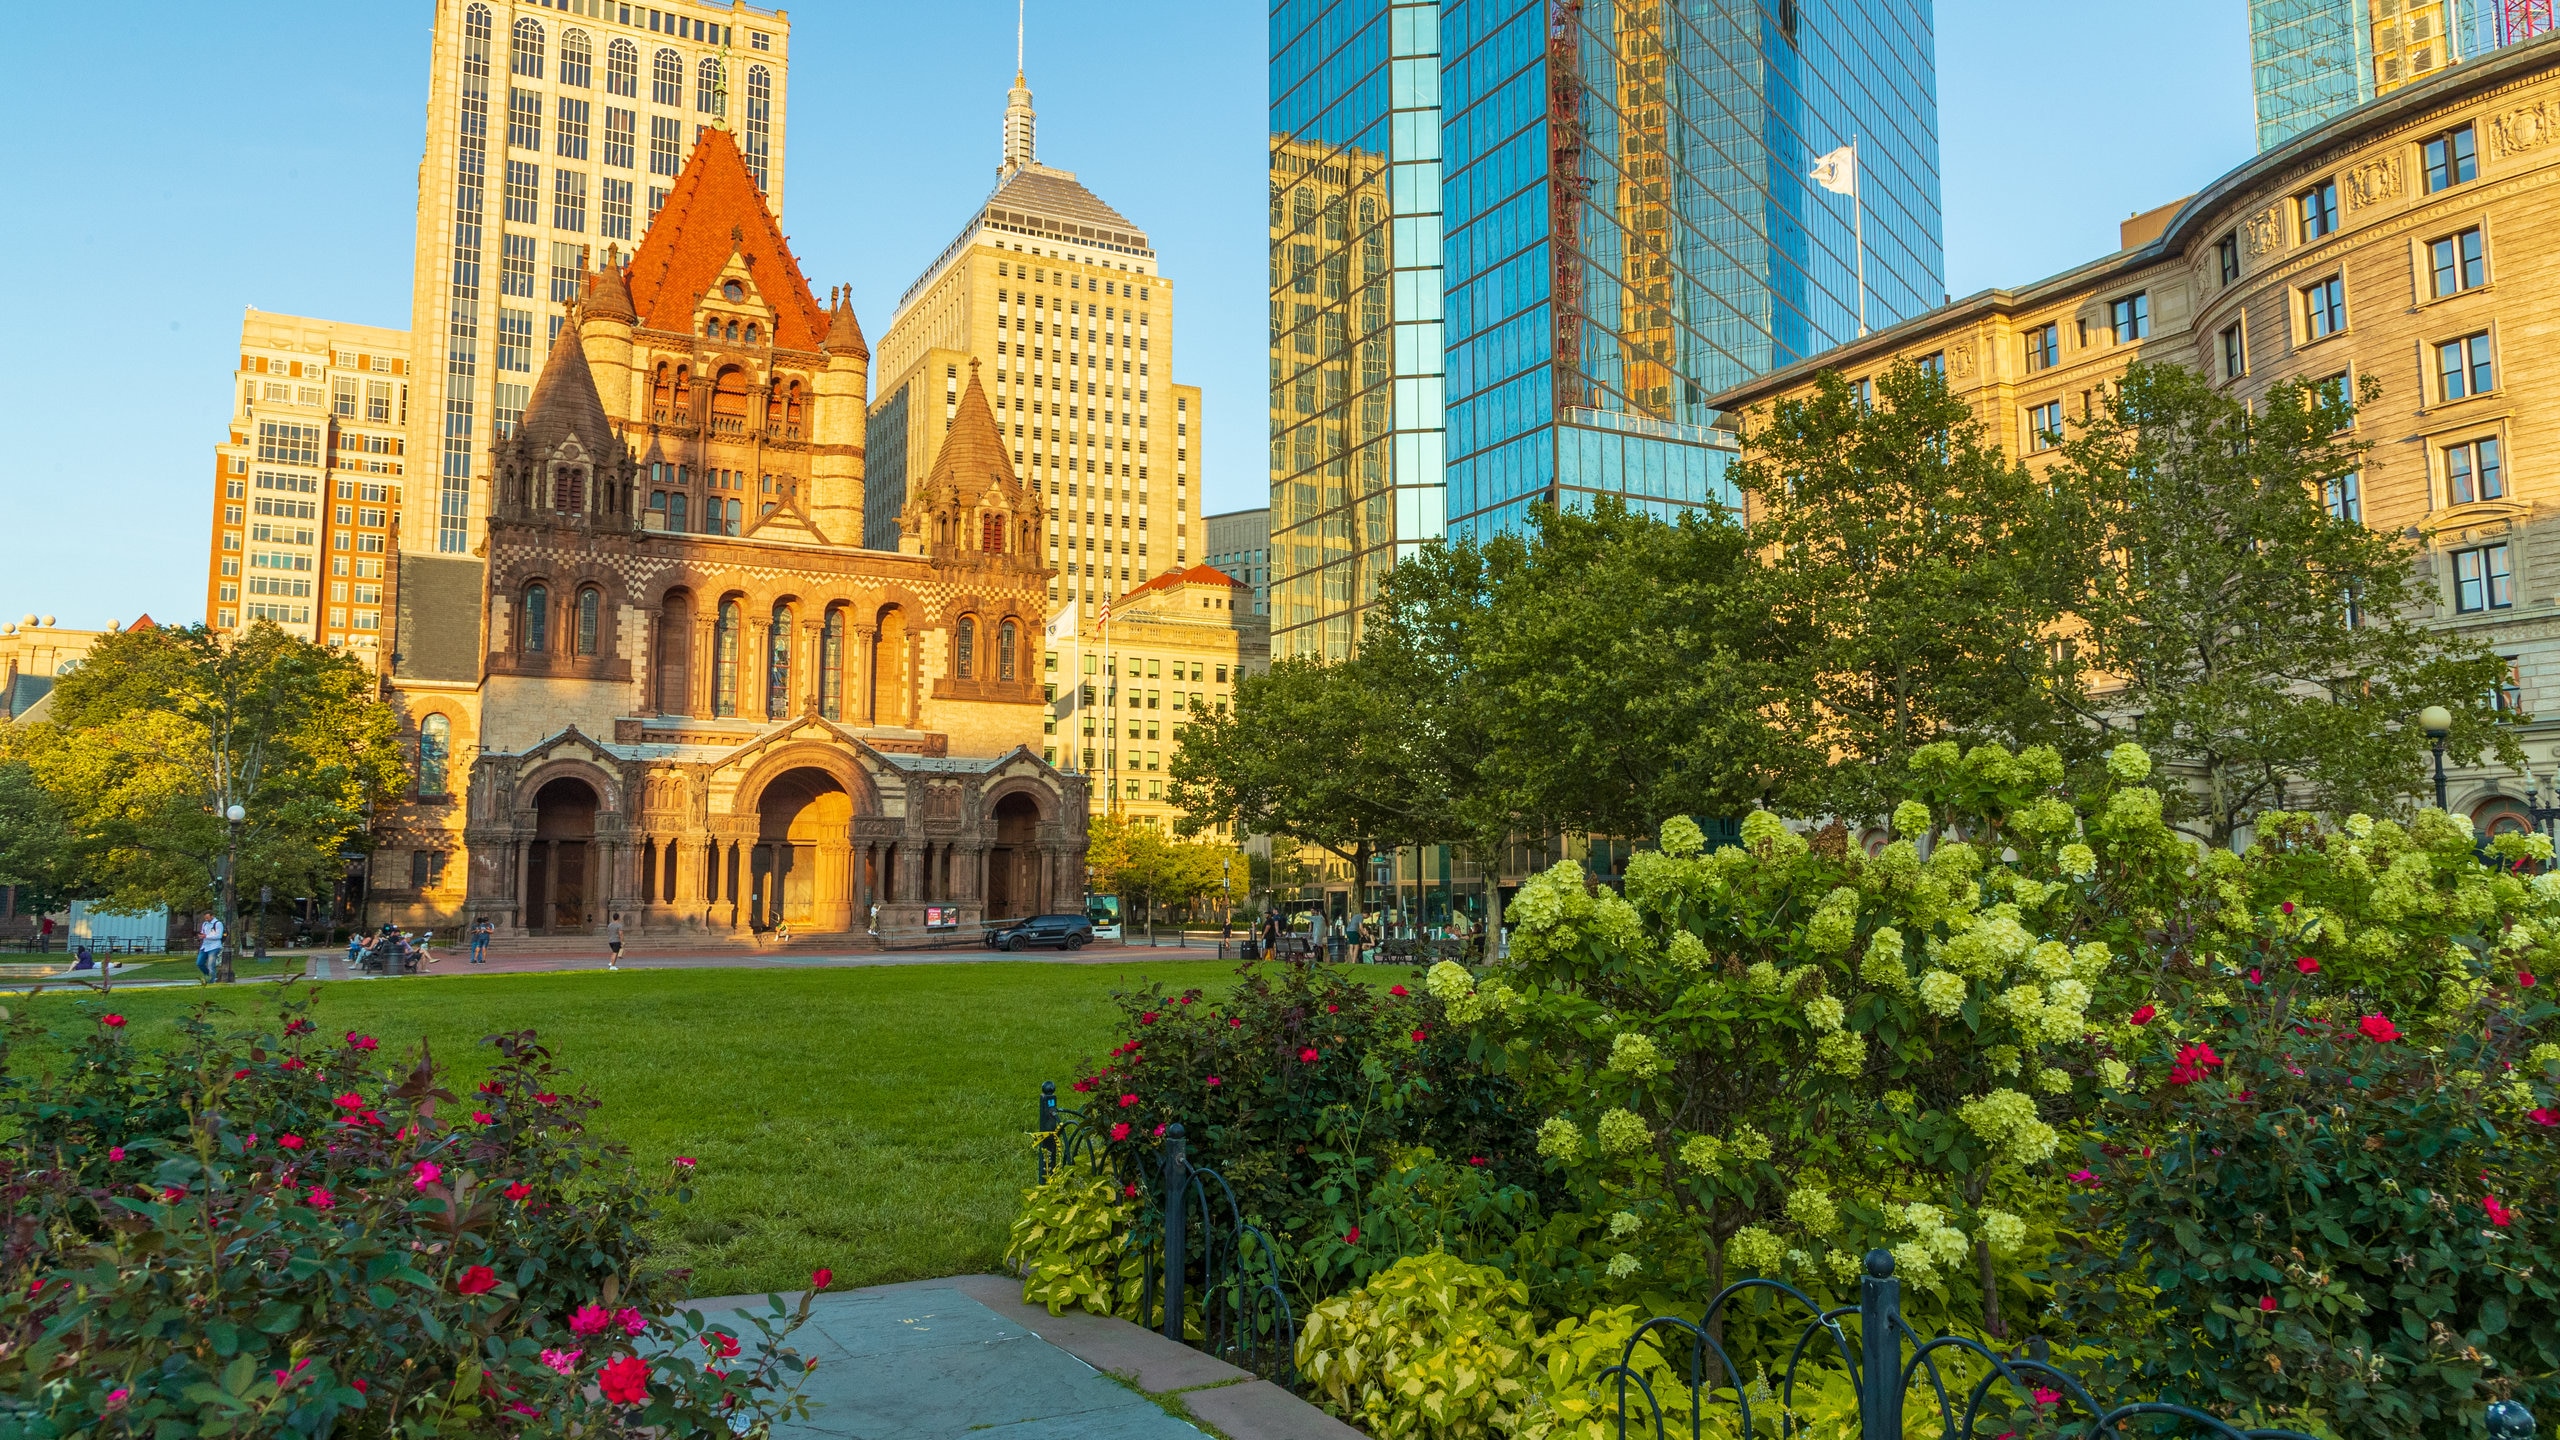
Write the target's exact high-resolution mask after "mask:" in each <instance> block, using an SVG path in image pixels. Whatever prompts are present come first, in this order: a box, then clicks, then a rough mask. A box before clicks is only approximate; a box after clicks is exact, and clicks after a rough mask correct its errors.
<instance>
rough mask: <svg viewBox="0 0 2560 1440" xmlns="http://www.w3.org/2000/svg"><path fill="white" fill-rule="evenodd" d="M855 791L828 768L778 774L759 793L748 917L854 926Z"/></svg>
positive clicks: (766, 924)
mask: <svg viewBox="0 0 2560 1440" xmlns="http://www.w3.org/2000/svg"><path fill="white" fill-rule="evenodd" d="M852 858H853V797H852V796H851V795H848V794H846V793H845V788H844V785H843V784H842V782H840V781H838V780H837V779H836V777H834V776H833V775H830V774H828V773H827V772H826V771H824V770H819V769H815V768H813V767H806V766H804V767H802V768H800V769H797V770H789V771H785V772H784V773H782V774H780V775H777V776H775V777H774V778H773V781H772V783H770V784H768V785H766V786H765V787H764V794H763V795H761V796H759V797H758V798H757V800H756V848H755V854H754V856H753V858H752V861H751V863H750V866H749V871H748V873H749V877H750V882H751V883H750V886H749V890H748V896H747V901H748V903H747V925H748V928H750V929H753V930H770V929H772V928H774V926H775V925H776V924H788V925H790V926H791V928H793V929H794V930H800V931H805V932H811V933H835V932H838V931H843V930H849V929H851V928H853V901H852V898H851V895H850V893H849V891H848V889H847V882H848V881H849V880H850V878H851V875H852Z"/></svg>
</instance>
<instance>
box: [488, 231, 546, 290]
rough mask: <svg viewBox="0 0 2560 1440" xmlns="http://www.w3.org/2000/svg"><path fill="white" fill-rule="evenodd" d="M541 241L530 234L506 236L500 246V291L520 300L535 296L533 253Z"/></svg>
mask: <svg viewBox="0 0 2560 1440" xmlns="http://www.w3.org/2000/svg"><path fill="white" fill-rule="evenodd" d="M539 244H540V242H539V241H537V240H535V239H534V238H533V237H532V236H530V235H509V236H506V237H504V238H503V239H502V240H501V241H500V243H499V248H498V293H499V294H501V295H512V296H514V297H516V298H517V299H519V300H530V299H532V298H533V253H534V249H535V247H536V246H537V245H539Z"/></svg>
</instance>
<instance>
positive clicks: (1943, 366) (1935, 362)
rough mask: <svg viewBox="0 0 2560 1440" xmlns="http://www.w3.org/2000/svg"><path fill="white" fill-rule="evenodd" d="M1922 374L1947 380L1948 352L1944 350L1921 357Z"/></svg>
mask: <svg viewBox="0 0 2560 1440" xmlns="http://www.w3.org/2000/svg"><path fill="white" fill-rule="evenodd" d="M1920 373H1921V374H1923V375H1934V376H1936V377H1937V378H1938V379H1940V380H1945V379H1946V378H1947V352H1946V351H1944V350H1938V351H1933V352H1931V353H1930V354H1927V355H1923V356H1921V357H1920Z"/></svg>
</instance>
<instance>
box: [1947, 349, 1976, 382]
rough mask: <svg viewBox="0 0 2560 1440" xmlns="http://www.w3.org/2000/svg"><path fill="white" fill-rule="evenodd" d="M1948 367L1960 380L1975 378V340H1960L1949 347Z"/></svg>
mask: <svg viewBox="0 0 2560 1440" xmlns="http://www.w3.org/2000/svg"><path fill="white" fill-rule="evenodd" d="M1947 368H1948V370H1949V372H1950V373H1952V374H1953V375H1954V376H1955V378H1956V379H1958V380H1971V379H1972V378H1973V342H1972V341H1970V340H1958V341H1956V342H1955V343H1954V344H1952V345H1949V346H1948V347H1947Z"/></svg>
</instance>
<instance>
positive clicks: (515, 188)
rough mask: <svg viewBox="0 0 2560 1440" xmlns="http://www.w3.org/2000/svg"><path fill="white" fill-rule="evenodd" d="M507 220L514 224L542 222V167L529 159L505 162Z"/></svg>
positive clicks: (537, 223) (536, 223)
mask: <svg viewBox="0 0 2560 1440" xmlns="http://www.w3.org/2000/svg"><path fill="white" fill-rule="evenodd" d="M507 220H508V222H509V223H511V224H516V225H539V224H541V223H542V167H541V166H539V165H536V164H534V163H533V162H532V161H530V160H510V161H508V162H507Z"/></svg>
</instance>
